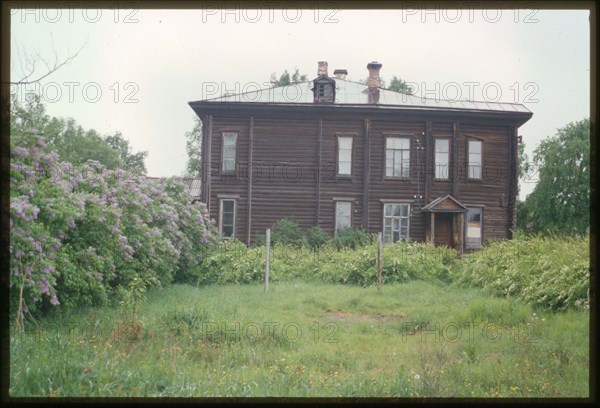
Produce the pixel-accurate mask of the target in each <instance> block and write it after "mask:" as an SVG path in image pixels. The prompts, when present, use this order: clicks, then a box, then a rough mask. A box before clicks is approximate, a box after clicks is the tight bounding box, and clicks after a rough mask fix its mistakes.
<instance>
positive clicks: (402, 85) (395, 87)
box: [388, 75, 413, 95]
mask: <svg viewBox="0 0 600 408" xmlns="http://www.w3.org/2000/svg"><path fill="white" fill-rule="evenodd" d="M388 89H390V90H391V91H395V92H402V93H405V94H409V95H412V93H413V89H412V87H411V86H410V85H408V84H407V83H406V81H403V80H402V79H400V78H398V77H396V75H394V77H393V78H392V80H391V81H390V87H389V88H388Z"/></svg>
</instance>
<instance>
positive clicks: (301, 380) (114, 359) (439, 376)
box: [9, 281, 589, 397]
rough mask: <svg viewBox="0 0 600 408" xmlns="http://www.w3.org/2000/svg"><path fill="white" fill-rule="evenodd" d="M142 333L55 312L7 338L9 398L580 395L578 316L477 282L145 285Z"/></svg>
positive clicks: (584, 339) (101, 314)
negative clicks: (495, 293) (504, 295)
mask: <svg viewBox="0 0 600 408" xmlns="http://www.w3.org/2000/svg"><path fill="white" fill-rule="evenodd" d="M138 320H139V322H140V324H141V327H142V331H141V332H140V333H139V334H137V335H136V336H135V337H130V336H129V335H130V334H131V332H132V330H133V329H134V327H132V326H131V325H127V324H126V323H124V324H123V325H122V326H119V325H118V324H119V322H122V323H123V322H124V321H123V314H122V313H121V311H119V310H117V309H114V308H110V307H103V308H96V309H86V310H80V311H77V312H64V311H61V310H60V309H58V310H56V311H55V313H54V314H53V315H50V316H48V317H46V318H45V319H44V320H43V321H41V322H40V325H41V326H40V329H39V330H38V331H37V332H36V331H35V330H33V329H32V328H31V327H32V325H31V324H30V330H29V331H27V332H26V333H24V334H13V335H12V336H11V339H10V388H9V393H10V395H11V396H75V397H81V396H106V397H116V396H131V397H146V396H149V397H159V396H172V397H190V396H193V397H213V396H215V397H217V396H218V397H233V396H236V397H258V396H279V397H283V396H290V397H295V396H298V397H303V396H307V397H339V396H346V397H351V396H386V397H422V396H426V397H427V396H428V397H431V396H435V397H473V396H475V397H586V396H588V391H589V383H588V376H589V335H588V334H589V323H588V321H589V312H588V311H587V310H570V311H566V312H556V313H553V312H549V311H543V310H541V309H540V310H538V309H533V308H532V306H529V305H526V304H525V303H522V302H520V301H517V300H513V299H498V298H492V297H489V295H487V294H485V293H484V292H482V291H481V290H480V289H473V288H458V287H452V286H446V285H443V284H434V283H427V282H424V281H411V282H408V283H405V284H393V285H386V286H384V287H383V289H382V291H380V292H378V291H377V290H376V289H375V288H373V287H367V288H361V287H357V286H346V285H334V284H317V283H305V282H278V283H274V284H272V285H271V288H270V291H269V293H268V294H265V293H263V287H262V285H259V284H248V285H225V286H204V287H193V286H188V285H175V286H171V287H169V288H167V289H163V290H154V291H151V292H149V293H148V301H147V303H145V304H144V305H142V306H141V309H140V312H139V314H138Z"/></svg>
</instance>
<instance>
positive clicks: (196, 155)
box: [184, 116, 202, 178]
mask: <svg viewBox="0 0 600 408" xmlns="http://www.w3.org/2000/svg"><path fill="white" fill-rule="evenodd" d="M185 139H186V141H185V150H186V152H187V157H188V159H187V163H186V165H185V173H184V175H185V177H194V178H200V175H201V174H202V121H201V120H200V118H199V117H197V116H196V117H195V118H194V128H193V129H192V131H191V132H186V134H185Z"/></svg>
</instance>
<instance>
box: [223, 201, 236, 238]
mask: <svg viewBox="0 0 600 408" xmlns="http://www.w3.org/2000/svg"><path fill="white" fill-rule="evenodd" d="M225 201H232V202H233V225H232V233H231V236H224V235H223V203H224V202H225ZM236 219H237V200H236V199H234V198H221V199H220V200H219V236H221V237H222V238H223V239H233V238H235V227H236V222H235V221H236Z"/></svg>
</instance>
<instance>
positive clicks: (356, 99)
mask: <svg viewBox="0 0 600 408" xmlns="http://www.w3.org/2000/svg"><path fill="white" fill-rule="evenodd" d="M332 79H333V78H332ZM335 85H336V91H335V102H334V103H333V105H354V106H355V105H371V106H382V107H387V106H390V107H392V106H393V107H411V108H434V109H464V110H479V111H496V112H498V111H501V112H512V113H531V111H530V110H529V109H527V108H526V107H525V106H523V105H521V104H519V103H506V102H478V101H466V100H464V101H463V100H444V99H436V98H424V97H421V96H417V95H409V94H405V93H401V92H395V91H392V90H389V89H384V88H380V92H379V103H377V104H373V103H369V99H368V98H369V95H368V88H367V86H366V85H364V84H361V83H358V82H353V81H348V80H345V79H337V78H336V79H335ZM312 87H313V82H312V81H309V82H302V83H299V84H292V85H286V86H280V87H273V88H265V89H260V90H256V91H251V92H246V93H240V94H234V95H225V96H220V97H217V98H211V99H205V100H201V101H198V102H203V103H206V102H240V103H262V104H264V103H268V104H286V105H287V104H311V105H314V104H315V103H314V96H313V91H312V90H311V88H312ZM329 105H331V104H329Z"/></svg>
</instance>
